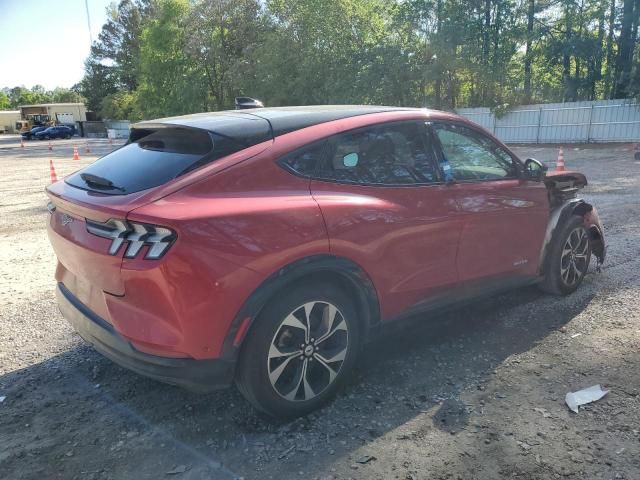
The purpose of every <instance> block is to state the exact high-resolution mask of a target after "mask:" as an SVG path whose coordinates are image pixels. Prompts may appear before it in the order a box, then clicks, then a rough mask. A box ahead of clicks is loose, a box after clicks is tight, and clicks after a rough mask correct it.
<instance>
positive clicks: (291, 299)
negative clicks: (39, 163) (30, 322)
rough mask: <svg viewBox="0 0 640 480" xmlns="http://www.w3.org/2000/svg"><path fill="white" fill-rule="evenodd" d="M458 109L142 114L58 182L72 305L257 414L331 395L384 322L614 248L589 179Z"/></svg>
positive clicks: (90, 324) (538, 277)
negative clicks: (124, 134)
mask: <svg viewBox="0 0 640 480" xmlns="http://www.w3.org/2000/svg"><path fill="white" fill-rule="evenodd" d="M545 170H546V169H545V167H544V166H543V165H542V164H541V163H539V162H538V161H536V160H534V159H527V160H526V161H521V160H520V159H519V158H518V157H517V156H516V155H515V154H514V153H513V152H512V151H511V150H509V148H507V147H506V146H505V145H503V144H502V143H500V142H499V141H498V140H496V139H495V138H494V137H493V136H492V135H490V134H489V133H488V132H486V131H484V130H483V129H482V128H480V127H478V126H477V125H475V124H473V123H471V122H469V121H467V120H465V119H464V118H461V117H458V116H456V115H452V114H448V113H442V112H437V111H431V110H424V109H402V108H392V107H356V106H353V107H352V106H346V107H332V106H323V107H291V108H265V109H260V110H251V111H249V112H242V111H233V112H218V113H210V114H197V115H188V116H183V117H175V118H165V119H161V120H156V121H148V122H143V123H138V124H136V125H134V126H133V127H132V129H131V134H130V142H129V143H128V144H127V145H125V146H124V147H122V148H119V149H117V150H115V151H113V152H111V153H109V154H107V155H106V156H104V157H102V158H101V159H99V160H98V161H96V162H95V163H92V164H91V165H89V166H87V167H85V168H83V169H81V170H79V171H78V172H76V173H74V174H72V175H70V176H68V177H66V178H65V179H64V180H63V181H58V182H57V183H54V184H52V185H50V186H49V187H48V189H47V193H48V196H49V198H50V203H49V211H50V212H51V215H50V218H49V223H48V233H49V238H50V241H51V243H52V245H53V248H54V250H55V253H56V255H57V257H58V266H57V270H56V279H57V282H58V284H57V298H58V303H59V306H60V309H61V311H62V313H63V315H64V316H65V317H66V318H67V319H68V320H69V321H70V323H71V324H72V325H73V326H74V327H75V329H76V330H77V331H78V332H79V333H80V335H81V336H82V337H84V338H85V339H86V340H87V341H88V342H90V343H92V344H93V345H94V346H95V348H96V349H97V350H98V351H100V352H102V353H103V354H104V355H105V356H107V357H109V358H111V359H112V360H113V361H115V362H116V363H119V364H120V365H122V366H124V367H126V368H129V369H131V370H134V371H136V372H138V373H141V374H143V375H146V376H149V377H152V378H155V379H158V380H162V381H164V382H168V383H171V384H176V385H181V386H185V387H189V388H193V389H213V388H220V387H225V386H228V385H230V384H231V383H233V382H235V383H236V384H237V385H238V387H239V388H240V390H241V392H242V393H243V394H244V396H245V397H246V398H247V399H248V400H249V401H250V402H251V403H252V404H253V405H254V406H255V407H256V408H258V409H260V410H262V411H264V412H267V413H268V414H271V415H274V416H284V417H290V416H297V415H303V414H306V413H308V412H310V411H312V410H313V409H316V408H318V407H319V406H320V405H322V404H323V403H325V402H326V401H327V400H328V399H329V398H330V397H331V396H332V395H333V394H334V393H335V392H336V390H337V389H338V388H339V386H340V384H341V383H342V382H343V380H344V379H345V377H346V376H347V375H348V374H349V372H351V370H352V369H353V367H354V364H355V362H356V358H357V356H358V353H359V351H360V349H361V347H362V346H363V344H364V343H365V342H366V341H367V340H368V339H370V338H372V336H373V335H374V334H375V333H376V332H378V331H379V330H380V327H382V326H384V325H385V324H388V323H391V322H393V321H395V320H397V319H400V318H403V317H406V316H409V315H414V314H415V313H417V312H422V317H421V318H424V321H429V315H425V314H424V312H433V311H435V310H437V309H442V308H444V307H447V306H454V305H460V304H462V303H463V302H466V301H469V300H471V299H474V298H477V297H480V296H484V295H490V294H495V293H497V292H502V291H504V290H506V289H510V288H515V287H519V286H524V285H532V284H537V285H539V286H540V287H541V288H542V289H543V290H545V291H547V292H551V293H553V294H559V295H566V294H570V293H571V292H573V291H574V290H575V289H576V288H578V286H579V285H580V283H581V282H582V279H583V278H584V276H585V274H586V272H587V268H588V266H589V263H590V260H591V255H592V253H593V254H594V255H595V256H596V257H597V258H598V261H599V262H602V261H603V260H604V257H605V240H604V232H603V229H602V225H601V223H600V220H599V218H598V214H597V212H596V209H595V208H594V207H593V206H592V205H590V204H589V203H587V202H585V201H584V200H581V199H580V198H578V197H577V192H578V191H579V189H580V188H582V187H583V186H584V185H586V183H587V182H586V179H585V176H584V175H582V174H581V173H577V172H551V173H548V172H545Z"/></svg>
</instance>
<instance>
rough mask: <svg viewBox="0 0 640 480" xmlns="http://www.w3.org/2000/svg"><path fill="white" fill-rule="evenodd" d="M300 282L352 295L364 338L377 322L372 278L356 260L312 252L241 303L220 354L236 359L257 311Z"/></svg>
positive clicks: (268, 280) (279, 272) (378, 305)
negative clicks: (334, 286) (335, 286)
mask: <svg viewBox="0 0 640 480" xmlns="http://www.w3.org/2000/svg"><path fill="white" fill-rule="evenodd" d="M302 281H314V282H321V281H327V282H330V283H337V284H338V285H339V286H340V287H341V288H343V289H345V291H347V292H349V294H350V295H354V297H355V300H356V301H355V307H356V310H357V312H358V318H359V320H360V321H361V322H362V327H363V331H364V334H365V338H364V341H366V339H367V337H368V336H369V334H370V332H371V331H372V330H373V329H374V328H375V327H376V326H377V325H378V324H379V323H380V303H379V300H378V293H377V291H376V289H375V286H374V284H373V281H372V280H371V278H370V277H369V275H368V274H367V272H366V271H365V270H364V269H363V268H362V267H361V266H360V265H358V264H357V263H355V262H353V261H352V260H349V259H347V258H345V257H339V256H336V255H328V254H326V255H313V256H310V257H305V258H303V259H300V260H297V261H295V262H293V263H290V264H288V265H286V266H284V267H282V268H280V269H279V270H278V271H277V272H274V273H273V274H271V275H270V276H269V277H268V278H267V279H266V280H264V281H263V282H262V283H261V284H260V286H259V287H258V288H257V289H256V290H255V291H254V292H253V293H252V294H251V295H250V296H249V298H248V299H247V300H246V301H245V302H244V303H243V305H242V307H241V308H240V310H239V311H238V313H237V314H236V316H235V317H234V319H233V321H232V323H231V326H230V328H229V331H228V332H227V336H226V337H225V340H224V344H223V351H222V356H223V357H224V358H227V359H231V360H236V359H237V357H238V355H239V353H240V350H241V349H242V345H243V343H244V340H245V339H246V336H247V333H248V332H249V331H250V330H251V328H252V327H253V326H254V325H255V322H256V319H257V318H258V316H259V315H260V312H262V310H263V309H264V307H265V306H266V305H267V304H268V303H269V301H271V300H272V299H273V298H274V296H275V295H276V294H278V293H279V292H282V291H283V290H284V289H286V288H287V287H290V286H292V284H294V283H297V282H302Z"/></svg>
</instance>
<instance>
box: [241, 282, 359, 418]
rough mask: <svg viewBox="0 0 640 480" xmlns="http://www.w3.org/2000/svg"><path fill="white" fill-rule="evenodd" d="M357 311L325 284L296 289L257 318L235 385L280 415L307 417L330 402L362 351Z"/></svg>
mask: <svg viewBox="0 0 640 480" xmlns="http://www.w3.org/2000/svg"><path fill="white" fill-rule="evenodd" d="M360 337H361V336H360V333H359V324H358V320H357V316H356V310H355V308H354V307H353V304H352V302H351V301H350V300H349V298H348V297H347V296H346V295H345V294H344V293H343V292H341V291H340V290H338V289H336V288H334V287H332V286H331V285H325V284H321V285H318V284H314V285H307V286H302V287H298V288H294V289H293V290H291V291H290V292H289V293H287V294H284V295H282V296H279V297H277V298H275V299H274V300H273V301H272V302H271V303H270V304H269V305H268V306H267V307H266V308H265V309H264V310H263V312H262V313H261V314H260V315H259V317H258V318H257V319H256V324H255V326H253V327H252V328H251V330H250V331H249V334H248V337H247V339H246V341H245V343H244V345H243V349H242V354H241V357H240V363H239V366H238V375H237V378H236V384H237V385H238V388H239V390H240V392H241V393H242V394H243V395H244V396H245V398H246V399H247V400H249V402H250V403H251V404H252V405H253V406H254V407H256V408H257V409H258V410H261V411H263V412H265V413H267V414H269V415H272V416H275V417H285V418H286V417H289V418H290V417H298V416H301V415H305V414H307V413H309V412H311V411H313V410H315V409H317V408H319V407H320V406H321V405H322V404H324V403H325V402H326V401H328V400H329V399H330V398H331V397H332V396H333V395H334V394H335V392H336V391H337V389H338V388H339V386H340V384H341V383H342V382H343V380H344V379H345V377H346V376H347V375H348V374H349V372H350V371H351V370H352V369H353V367H354V365H355V362H356V357H357V353H358V351H359V349H360Z"/></svg>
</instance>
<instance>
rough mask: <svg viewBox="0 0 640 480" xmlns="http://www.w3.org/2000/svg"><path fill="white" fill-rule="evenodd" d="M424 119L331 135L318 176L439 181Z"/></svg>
mask: <svg viewBox="0 0 640 480" xmlns="http://www.w3.org/2000/svg"><path fill="white" fill-rule="evenodd" d="M426 133H427V131H426V127H425V124H424V122H394V123H386V124H380V125H375V126H371V127H366V128H361V129H357V130H351V131H349V132H345V133H341V134H338V135H334V136H333V137H331V138H330V139H329V145H328V148H327V160H326V161H325V162H324V164H323V167H322V169H321V171H320V172H319V174H318V178H321V179H324V180H334V181H338V182H347V183H358V184H365V185H419V184H429V183H434V182H437V181H438V174H437V169H436V162H435V158H434V154H433V149H432V148H430V146H429V145H427V135H426Z"/></svg>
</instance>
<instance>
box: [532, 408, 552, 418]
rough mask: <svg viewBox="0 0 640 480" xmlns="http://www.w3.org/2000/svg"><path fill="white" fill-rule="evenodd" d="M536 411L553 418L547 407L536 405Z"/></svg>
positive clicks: (545, 416)
mask: <svg viewBox="0 0 640 480" xmlns="http://www.w3.org/2000/svg"><path fill="white" fill-rule="evenodd" d="M533 411H534V412H538V413H539V414H540V415H542V416H543V417H544V418H551V417H552V416H551V414H550V413H549V412H548V411H547V409H546V408H540V407H536V408H534V409H533Z"/></svg>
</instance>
